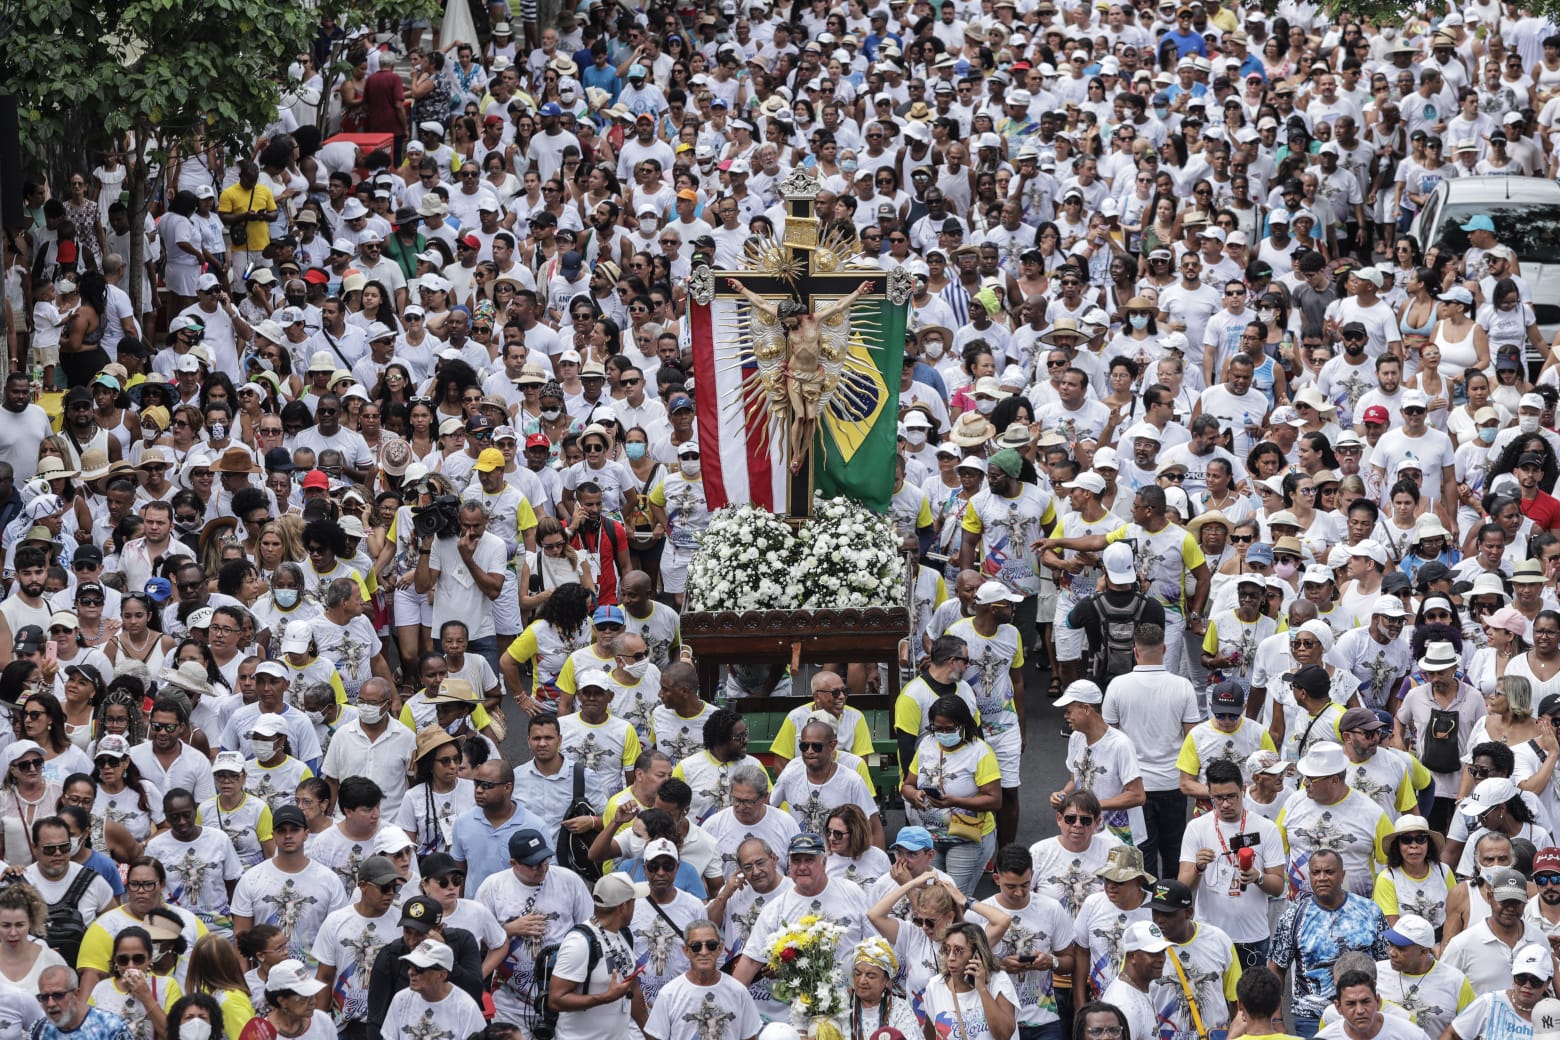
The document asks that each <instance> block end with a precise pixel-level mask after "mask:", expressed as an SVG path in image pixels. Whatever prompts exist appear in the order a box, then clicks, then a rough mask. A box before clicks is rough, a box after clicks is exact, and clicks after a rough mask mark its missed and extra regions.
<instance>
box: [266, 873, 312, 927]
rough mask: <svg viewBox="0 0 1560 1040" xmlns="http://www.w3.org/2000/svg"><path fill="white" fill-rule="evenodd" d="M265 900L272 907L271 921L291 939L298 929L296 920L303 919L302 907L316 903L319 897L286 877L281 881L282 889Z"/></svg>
mask: <svg viewBox="0 0 1560 1040" xmlns="http://www.w3.org/2000/svg"><path fill="white" fill-rule="evenodd" d="M267 901H268V902H269V903H270V904H271V907H272V910H271V923H272V924H274V925H276V927H278V928H280V929H281V930H282V931H284V932H286V933H287V936H288V939H289V940H292V939H295V938H296V936H295V935H294V933H295V932H296V931H297V930H298V922H299V921H301V920H302V919H303V911H304V908H305V907H310V906H313V905H314V904H315V903H318V902H319V897H318V896H312V895H309V894H308V893H307V892H304V891H303V890H301V889H300V888H299V887H298V883H297V882H296V881H294V880H293V879H292V878H288V879H287V880H286V881H284V882H282V890H281V891H280V892H277V893H276V894H275V895H273V896H270V897H268V899H267ZM311 938H312V936H311Z"/></svg>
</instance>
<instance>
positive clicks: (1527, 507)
mask: <svg viewBox="0 0 1560 1040" xmlns="http://www.w3.org/2000/svg"><path fill="white" fill-rule="evenodd" d="M1519 501H1520V502H1521V504H1522V515H1523V516H1525V517H1527V518H1528V519H1529V520H1531V521H1533V525H1534V526H1535V527H1542V528H1543V529H1544V530H1546V531H1560V501H1557V500H1556V499H1555V497H1554V496H1553V495H1550V494H1548V493H1547V492H1544V491H1540V492H1539V493H1538V494H1537V496H1535V497H1534V498H1533V500H1532V501H1531V502H1530V501H1528V500H1527V499H1525V498H1524V499H1520V500H1519Z"/></svg>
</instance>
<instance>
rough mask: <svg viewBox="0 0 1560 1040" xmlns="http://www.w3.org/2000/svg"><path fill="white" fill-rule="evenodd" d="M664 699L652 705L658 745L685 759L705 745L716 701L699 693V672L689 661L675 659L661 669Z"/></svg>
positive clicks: (680, 759)
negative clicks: (705, 727)
mask: <svg viewBox="0 0 1560 1040" xmlns="http://www.w3.org/2000/svg"><path fill="white" fill-rule="evenodd" d="M660 697H661V703H660V704H658V705H656V706H655V708H653V709H651V712H650V725H651V730H652V732H653V733H654V736H655V749H656V750H657V751H664V752H666V753H667V754H668V755H670V756H671V758H672V761H673V762H681V761H682V760H683V759H685V758H687V757H688V756H689V755H691V754H693V753H694V752H696V751H699V750H701V749H702V748H703V747H704V720H705V719H707V718H709V716H710V713H711V712H713V711H714V710H715V705H713V704H710V703H709V702H707V701H704V700H701V699H700V697H699V673H698V672H697V671H695V670H694V667H693V665H691V664H689V663H688V662H686V661H673V662H672V663H671V664H669V665H667V666H666V668H665V669H664V670H663V671H662V672H661V692H660Z"/></svg>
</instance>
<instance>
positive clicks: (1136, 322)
mask: <svg viewBox="0 0 1560 1040" xmlns="http://www.w3.org/2000/svg"><path fill="white" fill-rule="evenodd" d="M1127 320H1128V321H1129V322H1131V323H1132V327H1133V328H1134V329H1146V328H1148V315H1146V314H1133V315H1130V316H1129V317H1128V318H1127Z"/></svg>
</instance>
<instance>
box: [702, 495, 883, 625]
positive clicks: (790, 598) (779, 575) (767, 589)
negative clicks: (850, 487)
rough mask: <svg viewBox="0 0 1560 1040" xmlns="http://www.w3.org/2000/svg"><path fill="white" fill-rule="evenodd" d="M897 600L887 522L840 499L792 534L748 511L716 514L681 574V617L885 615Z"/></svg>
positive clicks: (773, 518) (818, 508) (822, 505)
mask: <svg viewBox="0 0 1560 1040" xmlns="http://www.w3.org/2000/svg"><path fill="white" fill-rule="evenodd" d="M904 600H905V569H904V561H903V560H902V559H901V557H900V555H899V538H898V535H897V534H896V532H895V530H894V524H893V521H892V520H891V519H890V518H889V517H887V516H879V515H877V514H875V513H872V512H871V511H869V510H867V509H865V508H864V507H862V506H860V505H857V504H856V503H854V502H851V501H849V500H847V499H843V498H832V499H819V500H818V502H817V504H816V505H815V507H814V515H813V517H812V519H810V520H808V521H807V522H806V523H805V524H803V525H802V526H801V528H800V530H796V531H793V530H792V528H791V525H790V524H788V523H786V521H785V520H784V519H782V518H781V517H779V516H777V515H775V514H774V513H771V512H769V511H768V510H766V509H760V508H757V507H755V506H752V505H744V506H728V507H726V508H724V509H719V510H716V511H715V512H714V513H713V514H711V516H710V522H709V526H708V527H707V528H706V529H705V530H704V532H703V534H701V535H700V536H699V548H698V551H697V552H695V554H694V557H693V560H692V562H691V563H690V564H689V567H688V589H687V602H688V609H689V610H699V611H718V610H797V609H839V608H845V607H857V608H860V607H890V606H898V605H901V604H903V603H904Z"/></svg>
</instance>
